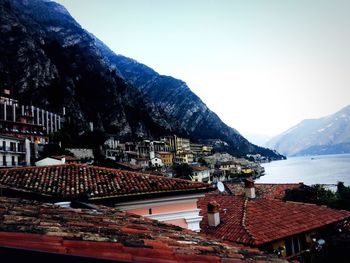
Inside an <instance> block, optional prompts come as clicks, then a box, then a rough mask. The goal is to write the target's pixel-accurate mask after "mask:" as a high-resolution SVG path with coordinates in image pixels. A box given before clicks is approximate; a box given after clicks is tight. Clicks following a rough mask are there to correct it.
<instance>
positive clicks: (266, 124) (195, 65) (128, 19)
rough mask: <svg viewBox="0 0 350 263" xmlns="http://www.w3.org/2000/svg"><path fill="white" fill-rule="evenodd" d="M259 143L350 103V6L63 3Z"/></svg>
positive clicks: (272, 1) (318, 1) (328, 2)
mask: <svg viewBox="0 0 350 263" xmlns="http://www.w3.org/2000/svg"><path fill="white" fill-rule="evenodd" d="M56 2H58V3H61V4H63V5H64V6H65V7H66V8H67V9H68V11H69V12H70V14H71V15H72V16H73V17H74V18H75V19H76V20H77V22H78V23H80V24H81V25H82V27H83V28H85V29H87V30H88V31H90V32H91V33H93V34H94V35H95V36H97V37H98V38H99V39H100V40H102V41H103V42H104V43H105V44H107V46H109V47H110V48H111V49H112V50H113V51H114V52H115V53H117V54H122V55H124V56H127V57H131V58H133V59H136V60H137V61H139V62H141V63H143V64H145V65H147V66H149V67H151V68H153V69H154V70H155V71H157V72H158V73H160V74H163V75H169V76H173V77H175V78H178V79H182V80H183V81H185V82H186V83H187V85H188V86H189V87H190V89H191V90H192V91H193V92H195V93H196V94H197V95H198V96H199V97H200V98H201V99H202V100H203V102H204V103H205V104H206V105H207V106H208V107H209V108H210V109H211V110H212V111H214V112H215V113H217V114H218V116H219V117H220V118H221V119H222V120H223V121H224V122H225V123H226V124H228V125H229V126H231V127H234V128H236V129H237V130H238V131H239V132H240V133H241V134H243V135H244V136H246V137H248V139H252V140H254V137H257V136H256V135H263V136H273V135H277V134H279V133H281V132H283V131H285V130H287V129H288V128H290V127H291V126H293V125H295V124H297V123H298V122H300V121H301V120H303V119H309V118H319V117H323V116H326V115H329V114H332V113H334V112H336V111H338V110H340V109H341V108H342V107H344V106H346V105H348V104H350V15H349V10H350V1H348V0H284V1H281V0H264V1H262V0H227V1H225V0H177V1H173V0H57V1H56Z"/></svg>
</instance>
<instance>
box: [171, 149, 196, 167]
mask: <svg viewBox="0 0 350 263" xmlns="http://www.w3.org/2000/svg"><path fill="white" fill-rule="evenodd" d="M173 161H174V162H175V163H187V164H190V163H193V153H192V152H189V151H184V152H178V153H176V155H175V158H174V159H173Z"/></svg>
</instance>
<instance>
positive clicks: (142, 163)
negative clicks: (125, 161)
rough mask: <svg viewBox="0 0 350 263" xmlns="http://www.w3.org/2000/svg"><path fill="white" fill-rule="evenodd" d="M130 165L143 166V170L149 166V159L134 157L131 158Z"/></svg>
mask: <svg viewBox="0 0 350 263" xmlns="http://www.w3.org/2000/svg"><path fill="white" fill-rule="evenodd" d="M130 163H131V164H133V165H138V166H141V167H142V168H146V167H148V166H149V159H148V158H141V157H133V158H131V160H130Z"/></svg>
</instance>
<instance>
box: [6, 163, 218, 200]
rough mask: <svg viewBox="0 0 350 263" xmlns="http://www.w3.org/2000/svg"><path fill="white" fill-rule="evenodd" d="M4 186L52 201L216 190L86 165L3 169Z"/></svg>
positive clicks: (189, 182) (177, 180)
mask: <svg viewBox="0 0 350 263" xmlns="http://www.w3.org/2000/svg"><path fill="white" fill-rule="evenodd" d="M0 187H1V188H2V191H3V193H5V192H6V191H8V192H10V191H11V192H15V193H16V194H18V193H22V194H23V195H22V197H26V196H27V195H28V194H30V195H31V196H30V199H32V198H35V197H41V199H42V200H49V201H52V200H53V201H64V200H73V199H80V200H81V199H85V200H86V199H88V200H90V201H94V200H95V201H98V200H102V199H104V201H106V200H107V199H110V200H117V199H118V198H119V199H121V198H125V197H127V198H128V199H131V198H142V197H145V196H146V195H152V196H154V195H162V194H163V195H164V194H167V195H173V194H179V193H181V192H183V193H191V192H203V191H208V190H211V189H212V188H211V187H210V185H208V184H206V183H200V182H191V181H188V180H182V179H175V178H168V177H160V176H154V175H149V174H144V173H136V172H129V171H123V170H117V169H109V168H103V167H96V166H89V165H83V164H64V165H52V166H39V167H21V168H9V169H2V170H0ZM24 194H26V195H24ZM32 195H34V196H32ZM16 196H17V195H16Z"/></svg>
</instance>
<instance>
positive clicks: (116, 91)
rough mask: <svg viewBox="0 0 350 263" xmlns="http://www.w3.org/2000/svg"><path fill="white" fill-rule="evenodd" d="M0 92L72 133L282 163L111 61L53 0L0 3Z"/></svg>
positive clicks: (201, 107) (125, 61)
mask: <svg viewBox="0 0 350 263" xmlns="http://www.w3.org/2000/svg"><path fill="white" fill-rule="evenodd" d="M0 88H1V89H3V88H7V89H11V91H12V94H13V95H14V97H15V98H17V99H19V100H20V101H22V102H23V103H31V102H32V103H33V104H36V105H39V106H43V107H46V108H48V109H51V110H54V111H61V109H62V107H63V106H65V107H66V108H67V112H69V113H70V115H71V116H70V118H71V120H72V123H74V125H75V127H76V129H77V131H82V130H84V129H86V128H87V126H88V125H87V124H88V122H90V121H92V122H94V126H95V127H97V128H98V129H100V130H102V131H105V132H108V133H113V134H118V135H120V136H128V137H132V138H135V137H137V136H139V137H158V136H161V135H166V134H172V133H176V134H179V135H183V136H187V137H190V138H191V139H192V140H206V139H219V140H221V141H224V142H226V143H227V144H228V147H227V150H228V151H229V152H231V153H237V154H245V153H260V154H263V155H265V156H269V157H271V158H272V159H275V158H280V156H279V155H278V154H277V153H275V152H273V151H271V150H268V149H265V148H261V147H258V146H255V145H253V144H251V143H249V142H248V141H247V140H246V139H245V138H243V137H242V136H241V135H240V134H239V133H238V132H237V131H236V130H235V129H233V128H230V127H228V126H227V125H226V124H224V123H223V122H222V121H221V120H220V119H219V118H218V116H217V115H216V114H215V113H213V112H212V111H210V110H209V109H208V107H207V106H206V105H205V104H204V103H203V102H202V101H201V100H200V99H199V98H198V97H197V96H196V95H195V94H194V93H193V92H191V90H190V89H189V88H188V87H187V85H186V83H184V82H183V81H181V80H177V79H174V78H172V77H167V76H161V75H159V74H157V73H156V72H155V71H154V70H152V69H151V68H149V67H147V66H145V65H142V64H140V63H137V62H136V61H134V60H132V59H129V58H126V57H123V56H119V55H115V54H114V53H113V52H112V51H110V50H109V49H108V48H107V47H106V46H105V45H104V44H103V43H102V42H100V41H99V40H97V39H96V38H95V37H94V36H93V35H91V34H90V33H89V32H87V31H85V30H84V29H82V28H81V26H80V25H79V24H78V23H77V22H76V21H75V20H74V19H73V18H72V17H71V16H70V15H69V13H68V12H67V10H66V9H65V8H64V7H62V6H61V5H59V4H56V3H54V2H51V1H45V0H30V1H27V0H0Z"/></svg>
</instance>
